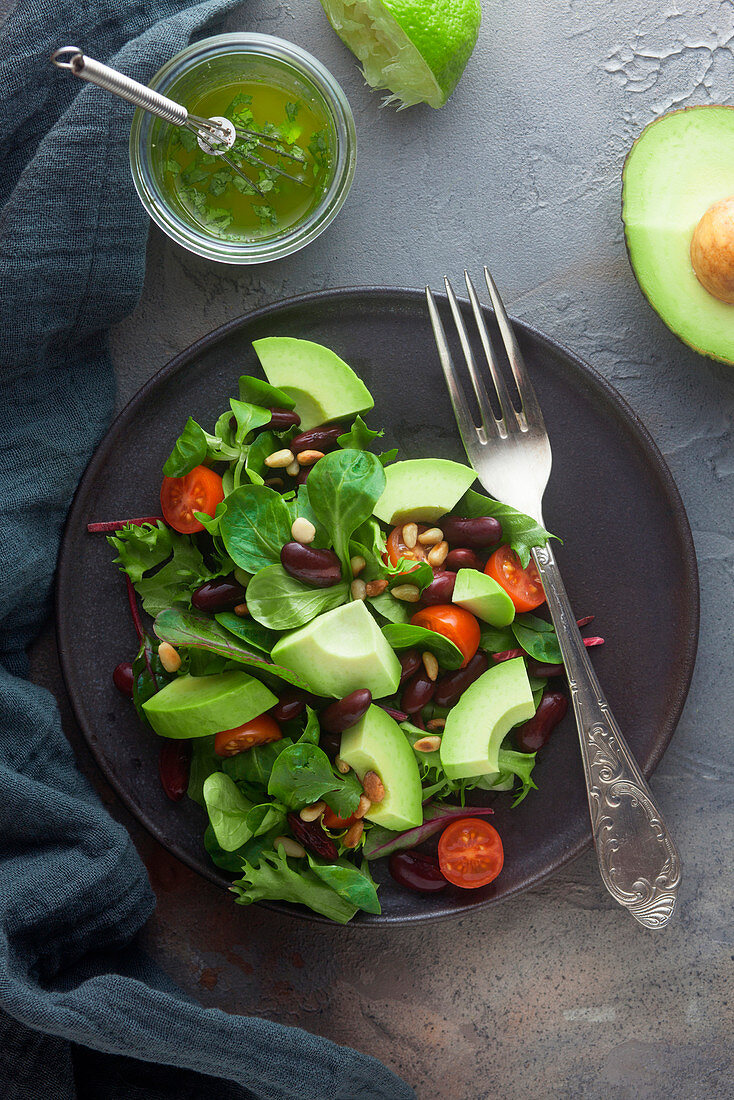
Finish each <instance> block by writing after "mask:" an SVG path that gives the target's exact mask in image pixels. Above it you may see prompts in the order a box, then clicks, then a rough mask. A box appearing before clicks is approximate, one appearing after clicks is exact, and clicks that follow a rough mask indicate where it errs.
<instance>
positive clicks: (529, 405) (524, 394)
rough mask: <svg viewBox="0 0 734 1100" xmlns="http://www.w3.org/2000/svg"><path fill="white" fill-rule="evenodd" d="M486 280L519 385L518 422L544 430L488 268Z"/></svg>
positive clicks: (507, 318)
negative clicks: (519, 409)
mask: <svg viewBox="0 0 734 1100" xmlns="http://www.w3.org/2000/svg"><path fill="white" fill-rule="evenodd" d="M484 279H485V282H486V284H487V290H488V291H489V296H490V298H491V299H492V307H493V309H494V312H495V315H496V317H497V323H498V325H499V329H500V334H501V336H502V340H503V341H504V345H505V351H506V352H507V358H508V359H509V361H510V367H511V369H512V373H513V376H514V378H515V383H516V385H517V392H518V393H519V395H520V400H521V402H522V412H521V413H520V414H519V415H518V420H520V422H521V424H520V426H521V427H522V428H523V429H526V428H527V427H528V425H529V424H531V423H532V425H533V426H534V427H535V426H537V427H541V428H543V429H544V428H545V424H544V421H543V413H542V412H541V410H540V404H539V403H538V398H537V397H536V396H535V390H534V389H533V386H532V383H531V381H530V379H529V378H528V372H527V368H526V367H525V361H524V359H523V357H522V354H521V352H520V347H519V345H518V342H517V340H516V338H515V333H514V332H513V330H512V325H511V324H510V318H509V317H508V316H507V311H506V309H505V307H504V305H503V304H502V299H501V298H500V294H499V291H498V290H497V287H496V285H495V281H494V279H493V278H492V276H491V275H490V273H489V269H488V268H487V267H486V266H485V268H484Z"/></svg>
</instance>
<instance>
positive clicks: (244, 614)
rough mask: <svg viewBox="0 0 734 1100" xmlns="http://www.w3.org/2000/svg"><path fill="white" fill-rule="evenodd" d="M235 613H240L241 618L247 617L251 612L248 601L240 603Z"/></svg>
mask: <svg viewBox="0 0 734 1100" xmlns="http://www.w3.org/2000/svg"><path fill="white" fill-rule="evenodd" d="M234 613H235V615H239V617H240V618H241V619H246V618H247V616H248V615H249V614H250V612H249V609H248V607H247V604H246V603H238V604H237V605H236V607H235V609H234Z"/></svg>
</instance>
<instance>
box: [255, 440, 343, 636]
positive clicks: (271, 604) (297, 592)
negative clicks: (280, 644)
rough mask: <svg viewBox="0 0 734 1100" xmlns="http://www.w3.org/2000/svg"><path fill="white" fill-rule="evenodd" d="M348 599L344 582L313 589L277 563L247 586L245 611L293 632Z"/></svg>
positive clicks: (267, 624) (273, 627)
mask: <svg viewBox="0 0 734 1100" xmlns="http://www.w3.org/2000/svg"><path fill="white" fill-rule="evenodd" d="M321 461H323V460H321ZM289 538H290V532H289ZM348 595H349V586H348V585H347V584H346V582H345V581H342V582H340V583H339V584H333V585H332V586H331V587H330V588H313V587H312V586H311V585H309V584H303V583H302V582H301V581H297V580H296V578H295V577H291V575H290V573H286V571H285V569H284V568H283V566H282V565H281V564H280V562H278V564H277V565H267V566H265V568H263V569H260V570H259V571H258V572H257V573H256V574H255V576H254V577H253V578H252V580H251V581H250V583H249V584H248V586H247V608H248V610H249V612H250V614H251V615H252V617H253V619H256V620H257V622H259V623H261V624H262V625H263V626H267V627H269V628H270V629H271V630H294V629H295V628H296V627H298V626H304V625H305V623H309V622H311V619H315V618H316V616H317V615H321V613H322V612H324V611H331V610H333V608H335V607H339V606H340V604H343V603H346V602H347V598H348Z"/></svg>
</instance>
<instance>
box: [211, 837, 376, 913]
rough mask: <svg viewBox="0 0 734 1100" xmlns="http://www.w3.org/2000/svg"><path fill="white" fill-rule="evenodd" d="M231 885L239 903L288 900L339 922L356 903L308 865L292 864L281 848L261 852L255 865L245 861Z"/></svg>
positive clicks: (353, 908)
mask: <svg viewBox="0 0 734 1100" xmlns="http://www.w3.org/2000/svg"><path fill="white" fill-rule="evenodd" d="M232 888H233V891H234V893H236V894H237V895H238V896H237V904H238V905H250V904H252V902H254V901H290V902H293V903H294V904H296V905H306V906H308V908H309V909H313V910H314V912H316V913H321V914H322V916H325V917H329V918H330V919H331V920H334V921H337V922H338V923H339V924H346V923H347V922H348V921H350V920H351V919H352V917H353V916H354V914H355V913H356V912H357V911H358V910H357V906H356V905H354V904H353V903H352V902H350V901H348V900H347V899H346V898H343V897H340V895H339V894H337V893H336V891H334V890H332V888H331V887H330V886H328V885H327V884H326V883H325V882H324V881H323V879H321V878H320V877H319V876H318V875H316V874H315V873H314V872H313V871H312V870H311V869H310V868H307V867H299V868H298V869H295V868H293V867H291V866H290V865H289V863H288V860H287V858H286V856H285V854H284V853H283V851H282V849H279V850H278V851H277V852H262V854H261V857H260V862H259V865H258V866H253V865H252V864H251V863H249V862H247V861H245V863H244V866H243V868H242V878H240V879H236V880H235V882H234V884H233V887H232Z"/></svg>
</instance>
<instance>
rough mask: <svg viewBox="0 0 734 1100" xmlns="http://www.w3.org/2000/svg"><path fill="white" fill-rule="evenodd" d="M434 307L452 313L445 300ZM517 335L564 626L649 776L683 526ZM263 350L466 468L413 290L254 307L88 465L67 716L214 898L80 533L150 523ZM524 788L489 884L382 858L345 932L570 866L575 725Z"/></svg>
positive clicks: (582, 826)
mask: <svg viewBox="0 0 734 1100" xmlns="http://www.w3.org/2000/svg"><path fill="white" fill-rule="evenodd" d="M442 308H444V309H445V312H446V313H447V314H448V310H447V309H446V303H445V302H443V303H442ZM466 308H467V314H468V306H467V307H466ZM489 316H491V315H488V317H489ZM468 323H469V322H468ZM448 324H449V321H448V316H447V330H448ZM516 328H517V332H518V336H519V340H520V344H521V347H522V351H523V354H524V355H525V358H526V360H527V363H528V367H529V370H530V374H531V377H532V380H533V383H534V385H535V387H536V389H537V392H538V396H539V398H540V401H541V404H542V407H543V412H544V414H545V419H546V424H547V426H548V431H549V433H550V437H551V442H552V445H553V474H552V477H551V481H550V485H549V487H548V490H547V493H546V496H545V501H544V513H545V516H546V522H547V523H548V524H549V526H550V528H551V530H553V531H556V532H558V533H559V534H560V535H561V536H562V538H563V540H564V544H563V546H562V547H559V548H558V550H557V556H558V559H559V562H560V564H561V567H562V569H563V575H564V578H565V581H566V585H567V588H568V591H569V594H570V596H571V599H572V601H573V604H574V607H575V608H576V610H577V613H578V614H579V616H580V615H588V614H591V613H593V614H594V615H596V620H595V622H594V628H593V629H594V632H598V633H599V634H602V635H603V636H604V637H605V638H606V645H605V646H604V647H603V648H600V649H597V650H595V651H594V664H595V666H596V669H597V672H598V674H599V677H600V679H601V682H602V684H603V685H604V687H605V689H606V692H607V695H608V697H609V701H610V703H611V705H612V707H613V709H614V712H615V714H616V716H617V718H618V720H619V722H620V724H621V726H622V729H623V730H624V732H625V734H626V736H627V737H628V739H629V743H630V745H631V747H632V749H633V751H634V752H635V754H636V756H637V759H638V760H639V762H640V764H641V766H642V769H643V771H644V772H645V774H646V775H648V776H649V775H650V773H651V772H652V771H653V769H654V768H655V766H656V764H657V763H658V761H659V760H660V758H661V756H662V754H663V752H664V751H665V748H666V746H667V744H668V742H669V741H670V738H671V736H672V734H673V730H674V729H675V725H676V722H677V721H678V718H679V716H680V713H681V709H682V707H683V703H684V700H685V697H686V692H687V690H688V685H689V681H690V678H691V674H692V671H693V664H694V658H695V652H696V640H697V630H698V583H697V574H696V563H695V557H694V551H693V544H692V541H691V533H690V529H689V526H688V521H687V519H686V514H685V511H684V509H683V505H682V503H681V500H680V497H679V495H678V491H677V489H676V487H675V484H674V483H673V480H672V478H671V476H670V473H669V471H668V469H667V467H666V465H665V463H664V462H663V459H662V457H661V455H660V453H659V452H658V450H657V448H656V447H655V444H654V443H653V441H652V440H651V438H650V436H649V435H648V434H647V432H646V430H645V428H644V427H643V426H642V424H640V422H639V421H638V420H637V419H636V417H635V416H634V414H633V413H632V412H631V410H630V409H629V408H628V407H627V405H625V403H624V402H623V401H622V399H621V397H620V396H619V394H617V393H616V391H615V390H613V389H612V388H611V386H609V384H608V383H607V382H605V381H604V380H603V379H602V378H601V377H600V376H599V375H597V374H595V373H594V372H593V371H592V370H590V369H589V367H587V366H586V365H585V364H584V363H582V362H580V361H579V360H578V359H576V358H575V357H574V356H573V355H571V354H570V353H569V352H567V351H564V350H563V349H562V348H560V347H558V346H557V345H556V344H554V343H552V342H551V341H550V340H548V339H547V338H545V337H543V336H541V335H539V334H538V333H537V332H534V331H533V330H532V329H529V328H526V327H524V326H522V325H519V324H518V325H517V326H516ZM273 335H278V336H297V337H302V338H304V339H312V340H316V341H319V342H320V343H323V344H327V345H328V346H329V347H331V348H334V350H335V351H337V352H338V353H339V354H340V355H342V356H343V357H344V358H345V359H346V360H347V362H349V363H350V364H351V365H352V366H353V367H354V369H355V370H356V371H357V373H358V374H359V375H360V377H362V378H363V379H364V381H365V382H366V383H367V385H368V386H369V388H370V389H371V391H372V393H373V394H374V397H375V411H374V413H373V414H371V416H370V417H369V420H370V422H371V423H372V424H373V425H378V426H384V427H385V430H386V432H385V439H384V441H383V443H384V446H385V447H390V446H393V445H397V446H399V447H400V452H401V456H402V457H406V458H407V457H424V456H428V455H439V456H442V457H445V458H454V459H458V460H460V461H462V460H464V457H465V456H464V453H463V451H462V447H461V443H460V441H459V436H458V432H457V430H456V426H455V424H454V419H453V415H452V412H451V407H450V405H449V402H448V400H447V396H446V391H445V388H444V381H443V377H442V374H441V370H440V367H439V364H438V360H437V356H436V350H435V347H434V343H433V336H432V333H431V327H430V324H429V321H428V314H427V311H426V305H425V299H424V296H423V294H421V293H420V292H418V291H411V290H396V289H346V290H334V291H327V292H324V293H321V294H313V295H308V296H305V297H301V298H294V299H291V300H290V301H287V302H283V303H280V304H277V305H275V306H271V307H268V308H266V309H261V310H258V311H257V312H255V313H252V314H250V315H248V316H246V317H243V318H241V319H239V320H237V321H232V322H231V323H230V324H228V325H224V326H223V327H222V328H219V329H217V330H216V331H215V332H213V333H211V334H210V335H209V336H205V337H204V338H203V339H202V340H199V341H198V343H196V344H194V345H193V346H192V347H190V348H189V349H188V350H187V351H184V352H183V353H182V354H181V355H179V356H177V357H176V358H175V359H174V360H173V361H172V362H171V363H169V364H168V366H166V367H164V368H163V370H162V371H160V372H159V373H158V374H157V375H156V376H155V378H153V379H152V380H151V381H150V382H148V384H147V385H146V386H144V387H143V389H142V390H140V392H139V393H138V394H137V396H136V397H134V398H133V400H132V401H131V402H130V404H129V405H128V406H127V408H125V409H124V410H123V412H122V413H121V414H120V416H119V417H118V418H117V420H116V421H115V423H114V424H113V426H112V428H111V429H110V431H109V432H108V434H107V436H106V437H105V439H104V440H103V441H102V443H101V445H100V447H99V449H98V450H97V452H96V454H95V455H94V457H93V459H92V461H91V462H90V464H89V467H88V469H87V471H86V473H85V475H84V477H83V478H82V481H81V484H80V486H79V489H78V491H77V494H76V498H75V500H74V504H73V507H72V509H71V513H70V515H69V520H68V523H67V527H66V532H65V535H64V540H63V544H62V548H61V556H60V561H59V571H58V587H57V611H58V637H59V650H60V654H61V661H62V667H63V671H64V676H65V679H66V684H67V687H68V690H69V694H70V696H71V699H72V702H73V706H74V710H75V713H76V717H77V719H78V721H79V725H80V726H81V729H82V731H83V733H84V735H85V737H86V739H87V741H88V743H89V747H90V748H91V750H92V753H93V754H94V756H95V758H96V760H97V762H98V764H99V766H100V767H101V769H102V771H103V772H104V774H105V776H106V777H107V779H108V780H109V782H110V783H111V784H112V786H113V787H114V788H115V790H116V791H117V793H118V794H119V795H120V797H121V798H122V800H123V801H124V802H125V804H126V805H127V806H128V808H129V809H130V810H131V811H132V813H133V814H135V816H136V817H137V818H138V819H139V820H140V821H141V822H142V824H143V825H145V826H146V828H147V829H149V830H150V832H151V833H152V834H153V835H154V836H155V837H157V839H158V840H159V841H160V842H161V843H162V844H163V845H165V847H166V848H168V849H169V850H170V851H171V852H173V853H174V854H175V855H177V856H178V857H179V858H180V859H182V860H183V861H184V862H185V863H187V864H188V865H189V866H190V867H193V868H194V869H195V870H196V871H199V872H200V873H201V874H202V875H205V876H206V877H207V878H209V879H211V880H212V881H214V882H217V883H219V884H221V885H223V886H226V885H227V884H228V879H227V878H226V877H225V876H224V875H223V874H221V873H220V872H219V871H218V870H217V869H216V868H215V867H214V866H213V865H212V864H211V863H210V862H209V859H208V856H207V854H206V852H205V850H204V846H203V843H202V834H203V831H204V816H203V811H202V810H201V809H200V808H199V806H197V805H195V804H194V803H192V802H190V801H188V800H186V799H185V800H184V801H183V802H181V803H178V804H173V803H171V802H169V801H168V799H167V798H166V796H165V795H164V794H163V791H162V790H161V787H160V784H159V781H158V765H157V759H158V748H159V745H158V743H157V739H156V737H155V736H154V735H153V734H152V733H151V731H150V730H149V729H146V728H145V727H144V726H143V725H142V724H141V723H140V722H139V721H138V718H137V716H136V714H135V711H134V710H133V708H132V707H131V706H130V704H129V703H128V701H127V700H125V699H124V698H123V697H122V696H120V695H119V694H118V692H117V691H116V690H115V688H114V687H113V686H112V680H111V675H110V674H111V672H112V669H113V668H114V666H115V665H116V664H117V663H118V662H119V661H122V660H126V659H129V658H131V656H132V654H133V652H134V649H135V638H134V634H133V630H132V626H131V624H130V621H129V615H128V612H127V607H126V599H125V591H124V586H123V584H122V581H121V577H120V575H119V573H118V571H117V569H116V567H115V566H114V565H113V564H112V554H111V552H110V548H109V546H108V545H107V542H106V540H105V539H104V538H103V537H102V536H100V535H95V536H92V535H88V534H87V533H86V524H87V522H88V521H91V520H103V519H115V518H120V517H124V516H139V515H147V514H152V513H156V512H157V511H158V508H159V505H158V490H159V486H160V477H161V474H160V471H161V466H162V464H163V462H164V461H165V459H166V457H167V455H168V453H169V451H170V449H171V445H172V442H173V440H174V439H175V437H176V435H177V434H178V432H179V431H180V429H181V428H182V426H183V424H184V423H185V421H186V418H187V416H189V415H193V416H195V417H196V419H197V420H199V421H200V422H201V423H203V424H209V423H213V421H214V418H215V417H216V415H217V414H218V413H219V412H220V411H221V409H222V408H224V407H225V406H226V403H227V400H228V398H229V396H230V395H231V394H232V393H236V388H237V377H238V375H239V374H241V373H243V372H253V373H259V368H258V364H257V360H256V357H255V354H254V352H253V351H252V348H251V343H252V341H253V340H255V339H257V338H260V337H263V336H273ZM534 774H535V779H536V781H537V784H538V788H539V789H538V790H537V791H534V792H532V793H531V795H530V796H529V797H528V798H527V799H526V800H525V801H524V802H523V803H522V805H520V806H519V807H518V808H517V809H515V810H511V809H510V799H509V798H508V796H506V795H503V796H500V797H498V798H496V800H495V803H494V804H495V810H496V813H495V817H494V818H493V821H494V824H495V825H496V826H497V828H498V829H499V831H500V833H501V835H502V839H503V842H504V846H505V853H506V857H505V868H504V870H503V872H502V874H501V875H500V877H499V878H498V879H497V880H496V881H495V882H494V883H492V884H491V885H490V886H488V887H485V888H483V889H479V890H473V891H460V890H456V889H454V888H453V887H449V888H447V890H445V891H443V892H442V893H441V894H438V895H434V896H424V895H418V894H413V893H409V892H408V891H406V890H403V889H401V888H399V887H397V886H396V885H395V884H394V883H393V882H392V880H391V879H390V876H389V874H388V873H387V868H386V867H385V866H384V863H379V864H377V865H376V870H375V874H376V877H377V878H378V880H379V881H380V882H381V883H382V889H381V891H380V898H381V900H382V907H383V913H382V916H381V917H364V916H361V917H360V918H357V919H359V920H360V921H361V923H363V924H370V925H374V924H385V923H389V922H403V921H410V920H422V919H427V918H431V917H443V916H449V915H452V914H462V913H467V912H468V911H469V910H471V909H472V908H474V907H475V906H485V905H490V904H493V903H494V902H496V901H499V899H500V898H504V897H508V896H509V895H511V894H516V893H518V891H520V890H524V889H526V888H527V887H529V886H531V885H533V884H535V883H537V882H539V881H540V880H541V879H543V878H545V877H546V876H547V875H549V874H551V873H552V872H553V871H555V870H556V869H557V868H558V867H561V866H562V865H563V864H564V863H568V862H569V861H570V860H572V859H573V858H574V857H575V856H577V855H579V853H580V852H582V851H583V850H584V849H585V848H587V847H588V845H589V844H590V843H591V834H590V828H589V819H588V810H587V805H586V791H585V787H584V778H583V773H582V769H581V760H580V756H579V752H578V747H577V743H576V730H575V725H574V722H573V719H572V718H571V717H568V718H566V720H565V721H564V723H563V724H562V725H561V726H560V727H559V728H558V729H557V730H556V732H555V733H554V735H553V737H552V739H551V741H550V743H549V744H548V746H547V747H546V748H545V749H543V751H542V752H541V753H540V754H539V759H538V763H537V765H536V768H535V773H534ZM599 891H600V894H601V892H602V891H603V887H602V884H601V881H600V882H599ZM276 907H277V908H282V909H283V910H286V911H291V912H294V913H296V912H297V913H299V914H300V915H301V916H308V917H309V918H310V919H321V918H318V917H314V914H312V913H311V912H310V911H309V912H307V911H306V910H299V909H295V908H294V907H292V906H288V905H278V906H276Z"/></svg>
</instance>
